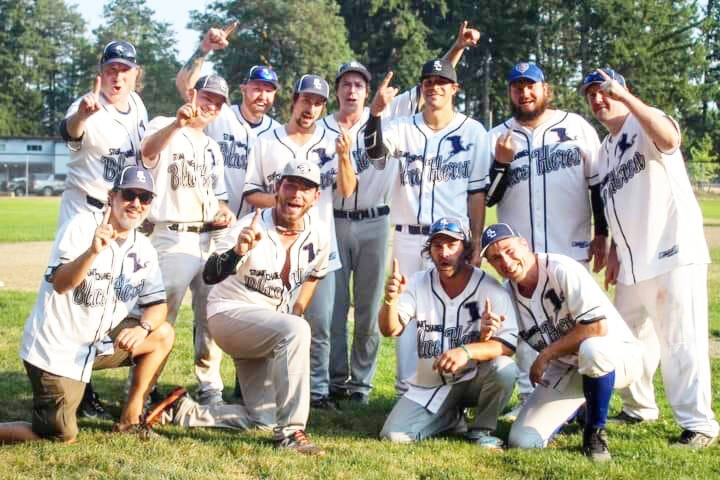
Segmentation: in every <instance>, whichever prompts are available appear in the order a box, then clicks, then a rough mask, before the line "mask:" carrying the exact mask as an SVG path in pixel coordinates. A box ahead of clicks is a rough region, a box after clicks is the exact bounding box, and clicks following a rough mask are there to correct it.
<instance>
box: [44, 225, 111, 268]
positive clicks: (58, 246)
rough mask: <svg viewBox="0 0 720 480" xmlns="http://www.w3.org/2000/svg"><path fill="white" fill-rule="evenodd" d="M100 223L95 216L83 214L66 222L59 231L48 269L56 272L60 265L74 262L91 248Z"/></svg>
mask: <svg viewBox="0 0 720 480" xmlns="http://www.w3.org/2000/svg"><path fill="white" fill-rule="evenodd" d="M100 221H101V219H100V218H98V217H97V216H96V215H94V214H91V213H87V214H85V213H82V214H78V215H75V216H74V217H72V218H71V219H70V220H69V221H67V222H65V224H64V225H63V226H62V227H61V228H60V231H58V234H57V240H56V241H55V245H54V246H53V251H52V253H51V254H50V262H49V263H48V268H50V269H52V270H54V269H55V268H57V267H59V266H60V265H63V264H65V263H69V262H72V261H73V260H75V259H76V258H77V257H79V256H80V255H81V254H82V253H83V252H85V251H86V250H87V249H88V248H90V245H91V244H92V241H93V238H94V236H95V230H96V229H97V226H98V225H99V224H100Z"/></svg>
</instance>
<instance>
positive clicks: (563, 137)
mask: <svg viewBox="0 0 720 480" xmlns="http://www.w3.org/2000/svg"><path fill="white" fill-rule="evenodd" d="M550 131H551V132H555V133H557V136H558V142H572V141H573V140H577V137H574V138H570V137H569V136H568V134H567V128H553V129H551V130H550Z"/></svg>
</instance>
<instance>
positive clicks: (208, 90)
mask: <svg viewBox="0 0 720 480" xmlns="http://www.w3.org/2000/svg"><path fill="white" fill-rule="evenodd" d="M200 91H202V92H208V93H212V94H214V95H217V96H218V97H222V98H223V100H224V101H225V103H226V104H228V105H230V99H229V98H228V97H227V95H225V92H223V91H221V90H217V89H215V88H201V89H200Z"/></svg>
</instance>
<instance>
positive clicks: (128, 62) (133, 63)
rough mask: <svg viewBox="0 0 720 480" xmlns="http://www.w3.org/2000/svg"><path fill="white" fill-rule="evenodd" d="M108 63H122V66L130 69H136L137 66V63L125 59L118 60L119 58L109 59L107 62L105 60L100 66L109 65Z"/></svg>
mask: <svg viewBox="0 0 720 480" xmlns="http://www.w3.org/2000/svg"><path fill="white" fill-rule="evenodd" d="M110 63H122V64H123V65H127V66H128V67H130V68H137V67H138V64H137V63H135V62H132V61H130V60H127V59H125V58H120V57H116V58H110V59H108V60H105V61H104V62H103V63H102V64H103V65H108V64H110Z"/></svg>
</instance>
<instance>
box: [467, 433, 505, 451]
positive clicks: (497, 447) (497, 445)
mask: <svg viewBox="0 0 720 480" xmlns="http://www.w3.org/2000/svg"><path fill="white" fill-rule="evenodd" d="M465 438H467V439H468V440H470V441H471V442H474V443H475V444H476V445H478V446H479V447H480V448H484V449H487V450H493V451H501V450H502V447H503V445H505V442H503V441H502V440H501V439H500V438H498V437H496V436H494V435H493V432H492V431H491V430H488V429H486V428H474V429H471V430H468V431H467V433H465Z"/></svg>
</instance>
